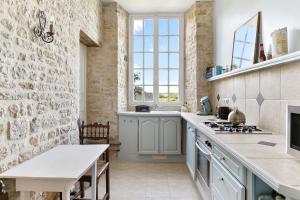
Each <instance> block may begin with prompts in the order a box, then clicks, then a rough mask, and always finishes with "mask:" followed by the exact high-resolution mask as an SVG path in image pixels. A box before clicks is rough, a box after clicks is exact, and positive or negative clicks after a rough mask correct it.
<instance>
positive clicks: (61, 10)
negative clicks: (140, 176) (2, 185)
mask: <svg viewBox="0 0 300 200" xmlns="http://www.w3.org/2000/svg"><path fill="white" fill-rule="evenodd" d="M39 10H43V11H45V13H46V15H47V17H48V18H49V16H50V15H52V16H53V17H54V19H55V23H54V31H55V35H54V41H53V43H51V44H47V43H45V42H43V41H42V40H41V38H37V37H36V36H35V35H34V34H33V31H32V30H33V28H34V27H35V26H36V25H38V18H37V14H38V12H39ZM78 13H80V15H79V14H78ZM100 14H101V2H100V1H99V0H89V1H88V3H87V1H84V0H60V1H46V0H34V1H28V0H1V6H0V173H1V172H3V171H5V170H7V169H9V168H11V167H13V166H15V165H17V164H19V163H21V162H23V161H25V160H27V159H30V158H31V157H33V156H34V155H36V154H39V153H41V152H44V151H46V150H48V149H50V148H52V147H54V146H55V145H57V144H70V143H77V142H78V131H77V129H78V128H77V123H76V120H77V118H78V116H79V114H78V112H79V111H78V104H79V102H78V84H79V55H78V54H79V32H80V28H81V29H82V30H83V31H84V32H85V33H86V34H87V35H89V36H90V37H91V38H93V39H94V40H96V41H98V42H99V41H100V38H101V37H100V35H101V34H100V33H101V32H100V29H101V23H100ZM87 27H89V28H87ZM93 27H94V28H93ZM8 185H13V184H11V183H9V184H8ZM9 189H12V187H10V188H9ZM33 198H35V199H42V194H33ZM10 199H15V197H14V194H13V193H12V192H11V191H10Z"/></svg>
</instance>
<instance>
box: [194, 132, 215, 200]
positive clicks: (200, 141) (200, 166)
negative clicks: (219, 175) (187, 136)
mask: <svg viewBox="0 0 300 200" xmlns="http://www.w3.org/2000/svg"><path fill="white" fill-rule="evenodd" d="M211 148H212V145H211V142H210V141H209V140H208V139H207V138H206V137H204V136H203V135H201V134H200V133H197V137H196V153H197V154H196V155H197V162H196V180H197V185H198V186H199V189H200V190H202V191H203V192H202V194H205V195H206V198H205V199H210V198H211V195H210V185H211V161H212V149H211Z"/></svg>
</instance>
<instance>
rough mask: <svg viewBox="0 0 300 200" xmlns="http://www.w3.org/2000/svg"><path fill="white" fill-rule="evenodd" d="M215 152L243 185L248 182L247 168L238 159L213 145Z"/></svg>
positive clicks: (216, 156) (219, 159)
mask: <svg viewBox="0 0 300 200" xmlns="http://www.w3.org/2000/svg"><path fill="white" fill-rule="evenodd" d="M213 154H214V156H215V158H216V159H217V160H218V161H219V162H220V163H221V164H222V165H224V167H225V168H227V170H228V171H230V172H231V173H232V174H233V175H234V176H235V177H236V178H237V179H238V180H239V181H240V182H241V183H242V184H243V185H245V184H246V168H245V167H244V166H243V165H242V164H241V163H240V162H239V161H238V160H236V159H235V158H233V156H231V155H230V154H228V153H227V152H225V151H224V150H223V149H221V148H220V147H218V146H216V145H213Z"/></svg>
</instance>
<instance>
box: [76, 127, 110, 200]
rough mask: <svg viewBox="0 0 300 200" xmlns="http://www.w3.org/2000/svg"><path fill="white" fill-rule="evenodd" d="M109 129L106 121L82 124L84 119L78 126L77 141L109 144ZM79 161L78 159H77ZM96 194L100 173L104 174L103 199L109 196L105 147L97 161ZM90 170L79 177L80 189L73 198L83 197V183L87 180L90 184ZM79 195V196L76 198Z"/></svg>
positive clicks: (107, 158) (106, 199)
mask: <svg viewBox="0 0 300 200" xmlns="http://www.w3.org/2000/svg"><path fill="white" fill-rule="evenodd" d="M109 129H110V125H109V122H107V123H106V124H105V125H104V124H101V123H93V124H87V125H85V124H84V121H83V122H82V124H81V125H80V127H79V142H80V144H109ZM79 162H80V161H79ZM97 173H98V174H97V183H96V184H97V194H96V199H98V183H99V180H100V178H101V177H102V175H103V174H104V173H105V176H106V193H105V195H104V197H103V200H108V199H109V198H110V195H109V194H110V180H109V150H108V149H107V150H106V152H105V154H104V155H103V156H102V158H99V160H98V161H97ZM91 176H92V173H91V170H89V171H88V172H87V173H86V174H85V175H83V176H82V177H81V178H80V179H79V183H80V191H79V192H78V193H77V194H76V195H74V198H73V200H79V199H83V198H84V196H85V192H84V189H85V188H84V183H85V182H87V183H89V184H90V185H91ZM79 196H80V198H78V197H79Z"/></svg>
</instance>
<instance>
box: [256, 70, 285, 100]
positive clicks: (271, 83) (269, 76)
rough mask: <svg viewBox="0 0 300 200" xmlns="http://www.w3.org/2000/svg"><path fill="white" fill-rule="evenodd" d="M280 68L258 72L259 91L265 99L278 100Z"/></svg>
mask: <svg viewBox="0 0 300 200" xmlns="http://www.w3.org/2000/svg"><path fill="white" fill-rule="evenodd" d="M280 70H281V69H280V67H275V68H271V69H268V70H263V71H261V72H260V91H261V93H262V95H263V97H264V98H265V99H271V100H278V99H280Z"/></svg>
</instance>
